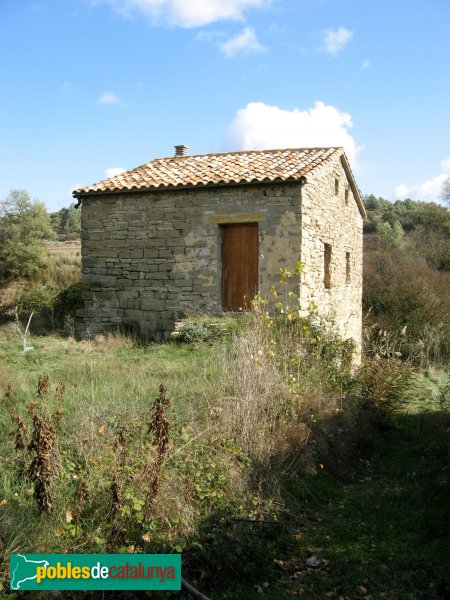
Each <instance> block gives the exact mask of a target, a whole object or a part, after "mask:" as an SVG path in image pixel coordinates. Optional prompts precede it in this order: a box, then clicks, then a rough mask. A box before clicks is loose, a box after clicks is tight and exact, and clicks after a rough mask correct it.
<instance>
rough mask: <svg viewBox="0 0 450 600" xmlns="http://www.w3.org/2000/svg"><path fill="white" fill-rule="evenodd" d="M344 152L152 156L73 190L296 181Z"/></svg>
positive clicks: (79, 193)
mask: <svg viewBox="0 0 450 600" xmlns="http://www.w3.org/2000/svg"><path fill="white" fill-rule="evenodd" d="M342 155H343V149H342V148H293V149H292V148H291V149H286V150H251V151H242V152H226V153H221V154H197V155H192V156H189V155H187V156H172V157H169V158H155V160H152V161H151V162H149V163H146V164H145V165H142V166H140V167H137V168H136V169H132V170H131V171H126V172H125V173H121V174H120V175H115V176H114V177H110V178H109V179H104V180H103V181H100V182H99V183H94V184H93V185H90V186H87V187H84V188H79V189H77V190H75V191H74V192H73V195H74V196H75V197H77V198H79V197H80V196H84V195H87V194H96V193H98V194H102V193H111V192H126V191H131V190H133V191H138V190H152V189H166V188H184V187H193V186H197V187H204V186H209V185H230V184H239V183H266V182H267V183H270V182H284V181H299V180H300V179H301V178H302V177H303V176H305V175H307V174H308V173H310V172H311V171H313V170H314V169H316V168H317V167H320V166H322V165H324V164H326V163H328V162H331V161H332V160H333V159H335V158H338V157H340V156H342Z"/></svg>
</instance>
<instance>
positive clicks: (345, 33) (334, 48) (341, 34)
mask: <svg viewBox="0 0 450 600" xmlns="http://www.w3.org/2000/svg"><path fill="white" fill-rule="evenodd" d="M323 33H324V36H323V40H322V51H323V52H326V53H327V54H332V55H333V56H336V55H337V54H339V52H341V50H343V49H344V47H345V46H346V45H347V44H348V43H349V42H350V41H351V39H352V37H353V31H350V29H346V28H345V27H339V29H336V30H333V29H325V30H324V32H323Z"/></svg>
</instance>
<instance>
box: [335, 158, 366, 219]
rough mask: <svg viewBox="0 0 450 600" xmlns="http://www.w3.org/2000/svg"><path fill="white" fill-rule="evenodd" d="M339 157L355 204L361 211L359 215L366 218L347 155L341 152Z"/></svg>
mask: <svg viewBox="0 0 450 600" xmlns="http://www.w3.org/2000/svg"><path fill="white" fill-rule="evenodd" d="M340 158H341V164H342V166H343V168H344V171H345V174H346V175H347V179H348V181H349V183H350V187H351V189H352V192H353V196H354V198H355V200H356V204H357V205H358V208H359V212H360V213H361V217H362V218H363V219H367V213H366V209H365V208H364V204H363V201H362V199H361V196H360V193H359V190H358V186H357V185H356V182H355V178H354V177H353V173H352V170H351V168H350V164H349V162H348V160H347V156H346V155H345V152H343V153H342V154H341V156H340Z"/></svg>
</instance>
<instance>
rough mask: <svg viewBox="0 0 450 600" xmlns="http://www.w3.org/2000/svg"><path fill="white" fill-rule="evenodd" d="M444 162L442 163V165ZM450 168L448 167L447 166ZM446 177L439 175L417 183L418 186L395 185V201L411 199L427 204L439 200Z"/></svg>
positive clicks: (442, 174) (443, 174)
mask: <svg viewBox="0 0 450 600" xmlns="http://www.w3.org/2000/svg"><path fill="white" fill-rule="evenodd" d="M444 163H446V161H444V162H443V164H444ZM448 166H450V165H448ZM447 179H448V175H446V174H445V173H441V175H437V176H436V177H433V178H432V179H427V180H426V181H424V182H422V183H419V184H418V185H409V186H408V185H406V184H404V183H402V184H400V185H397V186H396V187H395V188H394V196H395V199H396V200H404V199H405V198H411V199H413V200H426V201H428V202H432V201H436V200H439V197H440V195H441V192H442V184H443V183H444V181H447Z"/></svg>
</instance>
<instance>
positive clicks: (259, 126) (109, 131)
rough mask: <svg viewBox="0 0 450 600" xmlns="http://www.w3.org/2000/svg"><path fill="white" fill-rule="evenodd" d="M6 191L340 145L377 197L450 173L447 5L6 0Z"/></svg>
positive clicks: (53, 205)
mask: <svg viewBox="0 0 450 600" xmlns="http://www.w3.org/2000/svg"><path fill="white" fill-rule="evenodd" d="M0 31H1V35H0V198H4V197H5V196H6V195H7V194H8V192H9V190H10V189H12V188H23V189H26V190H28V191H29V193H30V194H31V196H32V197H33V198H38V199H40V200H42V201H44V202H45V203H46V205H47V207H48V208H49V209H50V210H57V209H59V208H61V207H63V206H67V205H68V204H69V203H70V202H71V189H72V188H73V187H76V186H79V185H80V186H81V185H85V184H90V183H93V182H95V181H99V180H101V179H104V178H105V177H106V176H108V175H109V174H113V173H115V172H117V170H118V169H131V168H134V167H136V166H138V165H140V164H142V163H145V162H148V161H150V160H152V159H153V158H155V157H161V156H170V155H172V154H173V146H174V145H175V144H186V145H187V146H189V152H190V153H192V154H197V153H206V152H217V151H226V150H240V149H250V148H276V147H290V146H291V147H302V146H314V145H315V146H322V145H344V147H345V149H346V152H347V154H348V156H349V158H350V161H351V163H352V166H353V169H354V172H355V176H356V180H357V183H358V185H359V187H360V188H361V190H362V192H363V193H365V194H369V193H373V194H376V195H380V196H383V197H386V198H388V199H391V200H393V199H395V198H397V197H399V198H403V197H406V196H410V197H413V198H416V199H423V200H437V199H438V196H439V192H440V189H441V186H442V182H443V181H445V179H446V178H447V177H448V176H449V175H450V68H449V59H450V2H449V0H429V1H428V2H424V1H423V0H421V1H418V0H397V1H392V0H391V1H390V2H388V1H386V0H32V1H31V0H20V1H18V0H0Z"/></svg>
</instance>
